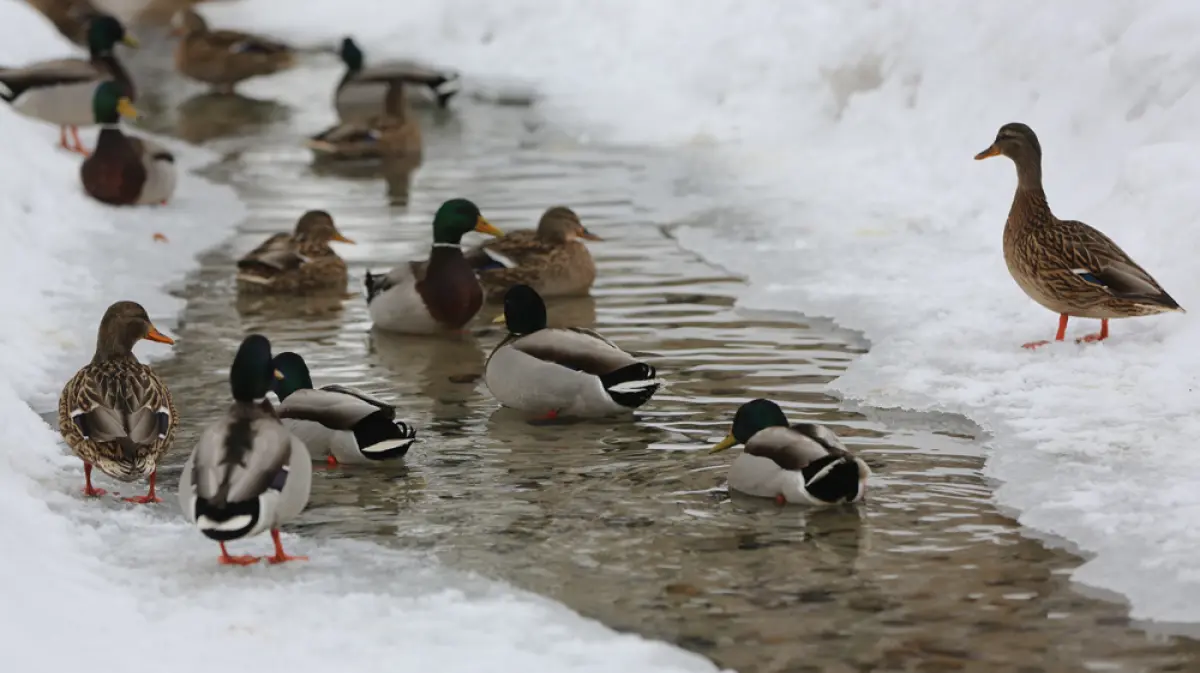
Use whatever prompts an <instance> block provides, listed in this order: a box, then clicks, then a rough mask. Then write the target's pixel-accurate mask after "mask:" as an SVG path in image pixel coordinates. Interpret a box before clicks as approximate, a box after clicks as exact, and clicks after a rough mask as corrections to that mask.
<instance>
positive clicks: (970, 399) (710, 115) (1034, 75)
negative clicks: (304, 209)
mask: <svg viewBox="0 0 1200 673" xmlns="http://www.w3.org/2000/svg"><path fill="white" fill-rule="evenodd" d="M294 5H295V8H294V9H293V10H292V11H289V12H277V11H274V9H273V7H274V5H273V4H272V3H269V2H266V0H244V1H242V2H237V3H230V4H227V5H224V4H223V5H212V6H210V7H205V8H204V10H205V11H206V13H208V14H209V15H210V16H211V17H213V20H214V22H216V23H219V24H222V25H234V26H242V27H252V28H254V29H256V30H262V31H268V32H273V33H275V34H278V35H281V36H284V37H288V38H291V39H296V40H303V41H308V42H332V41H333V39H335V38H337V37H339V36H340V35H341V33H343V32H344V33H351V34H354V35H355V36H356V37H357V38H358V39H359V40H360V41H361V42H362V43H363V44H364V45H365V47H366V53H367V54H368V58H370V57H371V56H372V55H376V56H384V55H387V56H402V55H412V56H420V57H423V58H427V59H432V60H435V61H438V62H442V63H445V64H447V65H451V66H456V67H459V68H461V69H462V70H463V71H464V72H466V73H468V74H471V75H476V76H487V75H497V76H512V75H520V76H524V77H527V78H529V79H531V80H533V81H534V82H535V83H536V84H537V86H538V87H539V89H540V90H541V91H542V93H543V94H545V97H546V98H545V100H546V111H547V114H550V115H554V116H555V117H556V119H557V120H558V121H560V122H562V123H563V124H567V125H574V127H575V128H577V129H586V130H587V131H588V132H589V133H594V134H603V135H605V136H606V137H607V138H608V139H610V140H616V141H629V142H649V143H658V144H668V145H677V146H688V147H692V148H696V149H697V151H700V150H703V154H704V155H705V156H707V157H709V158H710V159H711V160H712V162H713V163H712V164H710V165H713V166H716V167H718V168H719V169H720V171H719V173H720V176H721V182H720V183H719V184H717V185H715V186H714V189H716V190H717V191H716V193H717V194H721V195H723V197H724V202H725V203H726V204H727V205H731V206H732V207H731V208H729V209H728V210H727V211H726V213H725V216H724V217H723V218H722V220H721V221H718V222H717V223H715V225H714V226H697V227H692V228H688V229H685V230H684V231H682V232H681V239H682V241H683V242H684V244H685V245H688V246H690V247H693V248H695V249H697V250H698V251H700V252H701V253H703V254H705V255H707V256H708V257H710V258H711V259H712V260H714V261H716V262H718V263H720V264H723V265H725V266H727V267H729V268H730V269H733V270H735V271H738V272H740V273H742V274H745V275H746V276H747V277H748V279H749V281H750V286H749V288H748V290H747V292H746V294H745V296H744V297H743V298H742V300H741V304H742V305H744V306H747V307H756V308H786V309H789V310H801V311H804V312H807V313H810V314H823V315H829V316H833V317H835V318H836V319H837V320H838V321H839V322H840V323H841V324H843V325H845V326H848V327H852V328H858V329H861V330H863V331H864V332H865V333H866V335H867V337H868V338H870V339H871V341H872V343H873V350H872V351H871V353H870V354H869V355H867V356H866V357H864V358H862V359H861V360H859V361H858V362H856V363H855V365H854V366H853V367H852V368H851V369H850V371H849V372H848V373H847V374H846V375H845V376H844V377H843V378H841V379H839V380H838V381H836V382H835V383H834V384H833V388H834V389H836V390H838V391H840V392H841V393H843V394H845V395H846V396H847V397H850V398H855V399H859V400H862V401H864V402H866V403H869V404H873V405H879V406H898V407H906V408H911V409H935V410H942V411H949V412H958V413H962V414H965V415H967V416H969V417H971V418H973V419H974V420H976V421H977V422H979V423H980V424H982V425H983V426H984V427H985V428H987V429H988V430H990V431H991V432H992V433H994V441H993V443H992V444H993V449H994V451H993V453H992V456H991V458H990V460H989V462H988V466H987V473H988V474H989V475H991V476H994V477H996V478H998V479H999V480H1001V481H1002V482H1003V483H1002V485H1001V486H1000V487H999V488H998V491H997V499H998V500H999V502H1000V503H1002V504H1004V505H1007V506H1012V507H1014V508H1016V509H1017V510H1019V511H1020V512H1021V514H1020V519H1021V521H1022V522H1023V523H1024V524H1026V525H1029V526H1031V527H1034V528H1037V529H1040V530H1042V531H1045V532H1049V533H1053V534H1056V535H1060V536H1062V537H1064V538H1066V539H1068V540H1070V541H1071V542H1073V543H1074V544H1075V545H1077V546H1078V547H1079V548H1080V549H1081V550H1083V551H1084V552H1085V553H1088V554H1089V555H1094V556H1093V558H1092V560H1090V561H1089V562H1088V563H1087V564H1085V565H1084V566H1082V567H1081V568H1080V569H1079V570H1078V571H1077V572H1076V575H1075V576H1076V578H1077V579H1079V580H1082V581H1085V582H1087V583H1090V584H1093V585H1096V586H1099V587H1104V588H1108V589H1112V590H1116V591H1119V592H1121V593H1123V594H1125V595H1126V596H1128V597H1129V599H1130V601H1131V603H1132V613H1133V616H1134V617H1135V618H1138V619H1155V620H1164V621H1198V620H1200V567H1198V566H1197V564H1196V561H1195V550H1196V549H1197V548H1200V523H1196V522H1198V521H1200V516H1198V514H1200V488H1197V487H1196V482H1197V478H1198V475H1200V454H1197V453H1196V452H1194V451H1192V447H1191V443H1190V440H1191V439H1192V438H1193V437H1195V436H1196V435H1197V432H1198V431H1200V417H1198V415H1197V414H1196V409H1197V406H1198V398H1197V393H1196V382H1197V379H1198V377H1200V356H1198V355H1196V349H1195V347H1194V344H1195V343H1196V342H1197V337H1200V334H1198V332H1200V327H1198V326H1197V322H1196V320H1195V319H1194V318H1193V317H1192V315H1178V314H1173V315H1167V316H1160V317H1153V318H1144V319H1138V320H1130V321H1118V322H1116V323H1114V324H1113V326H1112V332H1113V337H1112V339H1111V340H1109V341H1108V342H1107V343H1104V344H1101V345H1095V346H1088V347H1080V346H1076V345H1075V344H1073V343H1066V344H1061V345H1056V346H1054V347H1052V348H1048V349H1045V350H1043V351H1041V352H1033V353H1031V352H1026V351H1023V350H1021V349H1020V348H1019V347H1018V345H1019V344H1020V343H1023V342H1026V341H1031V340H1035V339H1042V338H1051V337H1052V335H1053V331H1054V329H1055V316H1054V315H1052V314H1050V313H1048V312H1047V311H1045V310H1044V309H1042V308H1040V307H1038V306H1037V305H1035V304H1033V303H1032V302H1031V301H1029V300H1028V299H1026V298H1025V297H1024V295H1023V294H1022V293H1021V292H1020V290H1019V289H1018V288H1017V286H1016V284H1015V283H1014V282H1013V281H1012V280H1011V279H1010V278H1009V276H1008V274H1007V271H1006V269H1005V267H1004V263H1003V259H1002V256H1001V251H1000V239H1001V230H1002V228H1003V225H1004V219H1005V216H1006V214H1007V211H1008V205H1009V203H1010V201H1011V197H1012V189H1013V187H1014V185H1015V182H1016V180H1015V172H1014V170H1013V167H1012V165H1011V163H1010V162H1008V160H1006V159H992V160H990V161H988V162H979V163H977V162H974V161H972V155H973V154H974V153H975V152H977V151H979V150H981V149H983V148H984V147H986V146H987V145H989V144H990V143H991V141H992V139H993V137H994V135H995V132H996V130H997V129H998V128H999V127H1000V125H1001V124H1003V123H1005V122H1009V121H1024V122H1026V123H1028V124H1030V125H1031V126H1032V127H1033V128H1034V129H1035V130H1037V131H1038V133H1039V134H1040V136H1041V140H1042V144H1043V147H1044V148H1045V175H1046V181H1047V190H1048V194H1049V198H1050V202H1051V205H1052V206H1054V208H1055V209H1056V211H1057V212H1058V214H1059V215H1061V216H1064V217H1070V218H1076V219H1082V220H1084V221H1087V222H1090V223H1092V224H1094V225H1096V226H1098V227H1099V228H1101V229H1103V230H1104V231H1106V232H1107V233H1109V234H1110V235H1111V236H1112V237H1113V238H1115V239H1116V240H1117V241H1118V242H1119V243H1120V244H1121V245H1122V246H1124V247H1125V249H1126V250H1127V251H1128V252H1129V253H1130V254H1131V255H1133V257H1134V258H1135V259H1137V260H1138V261H1139V262H1140V263H1142V264H1143V265H1144V266H1145V267H1147V268H1148V269H1149V270H1150V271H1151V272H1152V273H1153V274H1154V275H1155V276H1156V277H1157V279H1158V280H1159V281H1160V282H1161V283H1162V284H1163V285H1164V286H1165V287H1166V288H1167V290H1168V291H1169V292H1171V293H1172V294H1173V295H1174V296H1175V298H1176V299H1177V300H1179V301H1180V302H1181V303H1182V305H1183V306H1184V307H1185V308H1192V309H1197V308H1198V307H1200V283H1198V276H1197V273H1196V271H1195V266H1196V265H1195V262H1194V260H1193V253H1192V250H1194V249H1196V245H1197V243H1200V227H1197V226H1196V221H1197V216H1198V215H1200V195H1197V192H1196V188H1195V185H1196V183H1197V181H1198V178H1200V175H1198V173H1200V170H1198V167H1200V159H1197V155H1198V154H1200V153H1198V152H1197V142H1198V141H1200V126H1197V125H1196V123H1195V119H1196V118H1197V115H1198V113H1200V88H1198V87H1196V86H1195V83H1196V82H1197V81H1198V79H1200V43H1197V42H1196V41H1195V40H1194V39H1193V38H1194V36H1195V35H1196V34H1197V31H1200V7H1197V6H1196V5H1195V4H1194V3H1187V2H1179V1H1169V0H1160V1H1158V2H1154V1H1147V2H1138V3H1134V2H1108V3H1095V2H1089V1H1087V0H1064V1H1062V2H1055V3H1044V2H1038V1H1036V0H1014V1H1013V2H1006V3H963V2H953V1H951V0H922V1H920V2H917V1H916V0H910V1H903V0H900V1H896V2H887V3H881V2H877V1H873V0H825V1H823V2H805V3H799V2H796V3H780V2H774V1H771V0H749V1H747V0H741V1H738V2H732V1H718V0H712V1H710V2H706V3H691V2H685V1H684V0H676V1H674V2H667V1H665V0H664V1H662V2H641V1H639V0H610V1H609V2H604V3H599V2H590V1H588V0H513V1H512V2H505V3H489V2H484V1H482V0H439V1H438V2H433V1H427V2H412V3H405V4H404V6H403V8H398V9H396V10H394V11H391V12H388V13H387V14H386V15H384V16H382V17H381V16H380V10H378V9H377V8H376V7H377V5H376V3H373V2H370V0H338V1H336V2H335V1H333V0H307V1H303V2H302V1H300V0H297V1H296V2H295V3H294ZM334 31H337V32H334ZM468 85H469V83H468ZM1077 323H1082V324H1077ZM1087 323H1088V321H1074V322H1073V324H1072V327H1071V329H1070V335H1071V336H1072V337H1074V336H1079V335H1082V334H1083V333H1086V332H1092V331H1095V329H1096V325H1095V324H1094V323H1092V324H1087Z"/></svg>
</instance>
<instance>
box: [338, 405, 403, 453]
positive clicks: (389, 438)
mask: <svg viewBox="0 0 1200 673" xmlns="http://www.w3.org/2000/svg"><path fill="white" fill-rule="evenodd" d="M354 441H355V442H356V443H357V444H358V450H359V452H360V453H362V455H363V457H364V458H367V459H369V460H392V459H395V458H400V457H401V456H403V455H404V454H406V453H408V449H409V447H411V446H412V445H413V442H416V441H417V431H416V429H415V428H413V427H412V426H411V425H409V424H407V423H405V422H403V421H397V420H395V419H393V418H392V414H391V412H390V411H388V410H385V409H380V410H379V411H377V412H375V413H373V414H371V415H370V416H367V417H366V418H364V419H362V420H361V421H359V422H358V423H355V424H354Z"/></svg>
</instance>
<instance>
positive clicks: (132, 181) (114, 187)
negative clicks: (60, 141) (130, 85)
mask: <svg viewBox="0 0 1200 673" xmlns="http://www.w3.org/2000/svg"><path fill="white" fill-rule="evenodd" d="M92 107H93V108H94V110H95V119H96V123H97V124H100V125H102V126H103V128H102V129H100V136H99V138H98V139H97V140H96V151H95V152H93V153H92V155H91V156H89V157H88V158H87V159H84V160H83V165H81V166H80V167H79V176H80V178H81V179H82V181H83V188H84V191H86V192H87V193H88V194H89V195H90V196H91V197H92V198H94V199H96V200H97V201H100V202H102V203H107V204H111V205H114V206H130V205H144V204H149V203H160V204H165V203H166V202H167V199H170V198H171V195H173V194H174V193H175V155H173V154H171V152H170V150H168V149H167V148H165V147H163V146H162V145H159V144H158V143H156V142H153V141H151V140H147V139H145V138H138V137H136V136H127V135H125V134H124V133H123V132H122V131H121V127H120V126H119V125H118V122H119V121H120V118H121V117H122V116H124V117H128V118H131V119H132V118H136V117H137V110H136V109H135V108H134V107H133V104H132V103H130V102H129V99H128V98H125V97H123V96H121V93H120V90H119V89H118V88H117V86H116V84H115V83H113V82H104V83H103V84H101V85H100V86H99V87H97V88H96V94H95V97H94V99H93V103H92Z"/></svg>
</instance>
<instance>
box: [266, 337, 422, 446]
mask: <svg viewBox="0 0 1200 673" xmlns="http://www.w3.org/2000/svg"><path fill="white" fill-rule="evenodd" d="M275 369H276V371H278V372H280V373H281V374H283V378H282V379H279V380H277V381H275V394H276V395H278V396H279V400H280V402H279V406H278V411H279V418H281V419H283V425H284V427H286V428H287V429H288V430H290V431H291V433H292V434H293V435H295V436H297V437H299V438H300V440H301V441H303V442H304V445H305V446H307V447H308V449H309V451H310V452H311V454H312V457H313V458H315V459H318V460H319V459H321V458H323V457H325V456H328V458H327V460H328V463H329V465H331V466H333V465H337V464H338V463H356V464H370V463H379V462H381V461H387V460H394V459H396V458H402V457H403V456H404V454H406V453H408V449H409V447H411V446H412V444H413V442H415V441H417V432H416V430H415V429H414V428H413V427H412V426H410V425H408V424H407V423H404V422H402V421H398V420H396V407H394V406H392V405H390V404H388V403H387V402H384V401H383V400H380V399H377V398H375V397H373V396H371V395H368V394H367V393H364V392H362V391H361V390H355V389H354V388H348V387H346V386H339V385H328V386H323V387H321V388H319V389H316V388H313V384H312V377H311V375H310V374H309V372H308V365H307V364H306V363H305V362H304V358H302V357H300V355H298V354H296V353H291V352H287V353H280V354H279V355H276V356H275Z"/></svg>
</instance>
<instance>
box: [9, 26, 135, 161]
mask: <svg viewBox="0 0 1200 673" xmlns="http://www.w3.org/2000/svg"><path fill="white" fill-rule="evenodd" d="M118 42H124V43H125V44H127V45H129V46H130V47H137V40H135V39H134V38H133V36H132V35H130V34H129V33H127V32H126V31H125V26H124V25H122V24H121V22H120V21H118V20H117V19H115V18H113V17H112V16H109V15H107V14H103V15H100V16H97V17H95V18H93V19H91V21H90V22H89V24H88V29H87V43H88V51H89V53H90V54H91V59H90V60H87V61H85V60H83V59H78V58H64V59H56V60H53V61H42V62H39V63H33V64H30V65H27V66H24V67H21V68H0V97H2V98H4V99H5V100H7V101H9V102H10V103H11V104H12V106H13V109H14V110H16V111H17V112H20V113H21V114H23V115H25V116H27V117H33V118H35V119H41V120H43V121H47V122H50V123H52V124H58V125H59V146H60V147H62V148H63V149H68V150H71V151H73V152H79V153H80V154H83V155H85V156H86V155H87V150H86V149H84V147H83V144H82V143H81V142H80V141H79V128H78V127H80V126H91V125H92V124H94V123H96V121H95V119H94V114H93V110H92V101H93V100H94V99H95V93H96V88H97V87H98V86H100V85H101V83H102V82H105V81H108V80H112V81H113V82H115V83H116V85H117V87H118V88H119V89H120V93H121V95H122V96H124V97H125V98H128V99H129V100H130V101H134V100H137V95H136V90H135V88H134V85H133V80H132V79H131V78H130V77H129V72H128V71H127V70H125V68H124V66H122V65H121V62H120V61H118V60H117V57H116V56H115V55H114V53H113V49H114V48H115V46H116V44H117V43H118ZM68 129H69V130H70V131H71V140H72V143H73V144H68V143H67V130H68Z"/></svg>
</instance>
